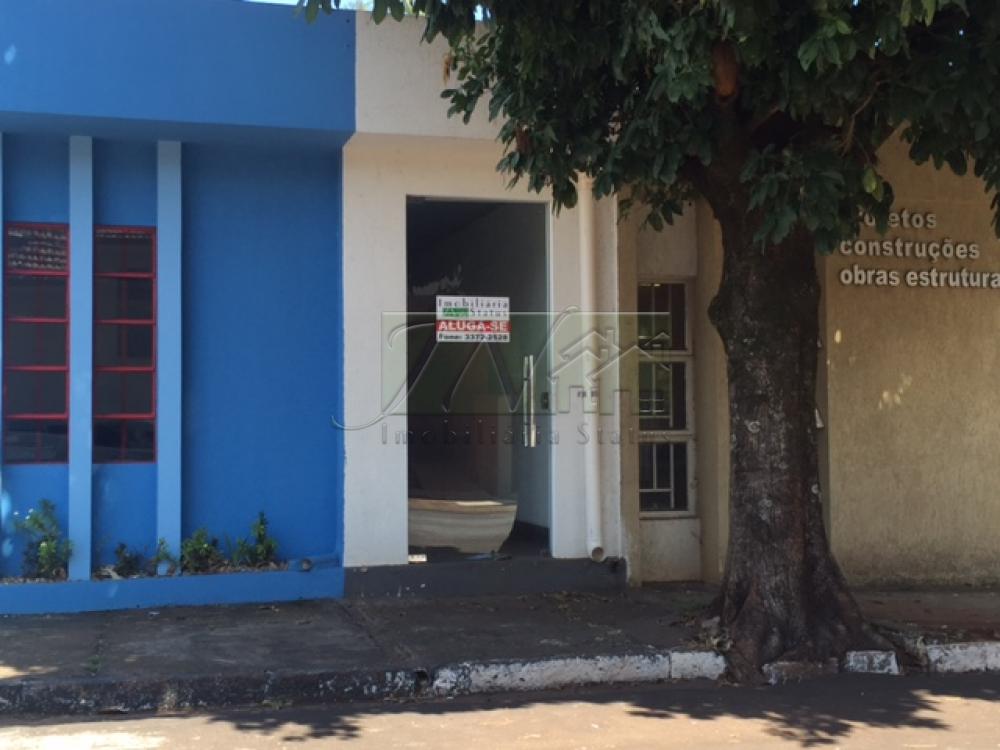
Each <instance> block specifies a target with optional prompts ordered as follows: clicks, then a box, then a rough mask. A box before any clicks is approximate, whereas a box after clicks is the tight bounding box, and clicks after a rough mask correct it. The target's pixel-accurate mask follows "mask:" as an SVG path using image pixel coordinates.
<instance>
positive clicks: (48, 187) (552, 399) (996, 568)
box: [0, 0, 1000, 613]
mask: <svg viewBox="0 0 1000 750" xmlns="http://www.w3.org/2000/svg"><path fill="white" fill-rule="evenodd" d="M57 6H58V8H57ZM98 20H99V22H98ZM84 28H85V29H88V30H92V31H93V33H89V34H86V35H83V34H80V33H79V30H80V29H84ZM0 34H2V35H3V37H2V38H0V51H2V52H3V63H4V64H3V65H2V66H0V76H2V81H0V83H2V85H0V132H2V163H0V169H2V190H0V202H2V216H3V224H4V240H3V247H4V255H3V257H4V279H3V285H2V295H3V297H2V308H3V314H4V326H3V328H2V344H0V352H2V354H0V356H2V364H3V377H4V390H3V404H2V412H3V440H2V449H0V450H2V494H0V576H6V577H8V578H10V579H14V578H16V577H17V576H19V575H20V564H21V558H22V552H23V545H24V539H23V534H19V533H18V532H17V521H18V519H21V518H23V517H24V514H26V513H27V512H28V510H29V509H32V508H37V506H38V503H39V501H40V500H41V499H48V500H50V501H52V503H53V504H54V506H55V508H56V512H57V517H58V519H59V521H60V524H61V525H62V527H63V528H64V529H65V530H66V534H67V536H68V538H69V539H70V540H71V541H72V543H73V554H72V557H71V559H70V564H69V570H68V579H69V580H68V581H66V582H61V583H25V582H18V583H15V582H11V583H9V585H2V586H0V612H6V613H16V612H35V611H76V610H84V609H102V608H121V607H133V606H153V605H156V606H161V605H165V604H191V603H205V602H219V603H225V602H237V601H264V600H273V599H294V598H306V597H324V596H341V595H343V593H344V580H345V575H348V576H349V575H350V571H358V570H372V569H376V568H382V567H385V569H386V571H388V575H390V576H391V575H393V571H397V572H399V574H400V575H402V574H403V571H404V570H405V569H407V568H406V566H409V568H412V567H413V566H420V565H427V566H432V565H435V564H436V563H438V562H443V563H447V564H449V565H452V566H462V565H465V566H468V570H469V571H470V573H469V575H471V576H475V575H476V574H477V573H476V571H477V570H480V569H482V567H481V566H483V565H484V564H488V561H486V560H484V559H482V558H484V557H490V555H489V553H492V552H495V551H496V550H497V549H500V551H501V552H502V554H503V556H504V557H508V556H509V557H515V558H516V557H532V558H545V559H548V558H554V559H567V560H580V561H592V562H590V563H588V564H595V562H596V563H601V564H603V563H604V562H605V561H607V560H624V561H625V563H626V567H627V570H628V578H629V580H630V581H631V582H632V583H641V582H643V581H665V580H706V581H715V580H718V578H719V577H720V575H721V572H722V564H723V561H724V555H725V547H726V539H727V521H726V519H727V511H726V508H727V502H728V487H729V479H728V476H729V473H728V465H729V464H728V446H729V432H728V415H727V408H728V407H727V394H726V383H725V362H724V357H723V352H722V348H721V344H720V342H719V340H718V337H717V335H716V334H715V332H714V331H713V329H712V328H711V325H710V324H709V322H708V319H707V306H708V303H709V301H710V300H711V297H712V294H713V292H714V289H715V286H716V284H717V282H718V277H719V272H720V267H719V266H720V261H721V253H720V238H719V233H718V229H717V227H716V226H715V224H714V222H713V220H712V217H711V214H710V212H709V211H708V209H707V206H705V205H702V204H700V203H697V204H693V205H692V206H690V208H689V210H688V212H687V213H686V214H685V215H684V216H683V217H681V219H680V220H679V221H678V222H677V223H676V224H675V225H674V226H672V227H669V228H667V229H666V230H665V231H663V232H659V233H657V232H652V231H650V230H646V229H643V228H642V226H641V216H639V215H638V213H637V214H635V215H630V216H628V217H620V216H619V215H618V210H617V205H616V201H614V200H601V201H594V200H593V199H592V198H590V197H589V196H588V195H586V194H584V195H581V200H580V203H579V205H578V206H577V207H575V208H574V209H572V210H563V211H561V212H559V213H553V211H552V210H551V203H550V201H549V199H548V197H547V196H545V195H539V194H535V193H531V192H529V191H527V190H525V189H524V188H523V187H518V186H515V187H513V188H510V187H509V186H508V185H507V181H506V179H505V178H504V177H503V176H501V175H498V174H497V172H496V171H495V165H496V162H497V161H498V159H499V157H500V155H501V147H500V145H499V144H498V143H497V142H496V139H495V132H496V128H495V125H493V124H490V123H489V122H487V121H486V119H485V116H484V115H483V113H476V116H475V117H474V118H473V120H472V122H471V123H470V124H469V125H463V124H462V123H461V122H460V121H459V120H456V119H448V118H447V117H446V115H445V111H446V104H445V103H444V102H443V101H442V100H441V99H440V96H439V92H440V88H441V84H442V81H441V73H440V71H441V67H442V59H443V55H444V49H443V48H442V47H441V46H440V45H426V44H424V45H421V44H418V40H419V36H420V26H419V24H418V23H416V22H411V21H408V22H405V23H402V24H395V23H390V24H384V25H382V26H379V27H376V26H375V25H374V24H372V23H371V21H370V19H369V18H368V16H366V15H365V14H356V13H353V12H346V11H345V12H338V13H335V14H333V15H332V16H331V17H329V18H325V19H322V20H321V21H320V22H319V23H318V24H316V25H315V26H312V27H310V26H307V25H306V24H305V23H304V22H303V20H302V19H301V18H298V17H296V16H295V15H294V14H293V12H292V10H291V9H290V8H288V7H287V6H274V5H266V4H252V3H245V2H240V1H239V0H148V1H147V2H144V3H124V2H120V0H87V1H86V2H84V0H78V1H77V2H70V3H66V2H58V3H57V2H56V1H55V0H32V2H25V1H24V0H0ZM883 157H884V160H885V162H886V164H887V170H886V171H887V173H888V174H889V175H890V177H891V178H892V181H893V184H894V187H895V189H896V194H897V210H896V214H895V218H894V220H893V221H894V224H893V226H892V227H891V228H890V232H889V233H888V234H887V235H886V236H885V237H878V236H877V235H876V234H875V232H874V229H873V228H867V229H866V231H865V234H864V235H863V238H862V239H860V240H858V241H857V242H856V243H855V242H852V243H845V245H844V246H843V247H842V248H841V250H840V251H839V252H838V253H835V254H834V255H833V256H832V257H830V258H826V259H824V260H823V262H822V274H823V283H824V292H825V293H824V302H823V305H824V307H823V321H824V322H823V325H824V330H823V336H822V341H821V342H820V349H819V356H820V358H821V364H822V367H821V381H822V382H821V388H820V392H819V394H818V397H817V402H818V403H817V419H818V420H819V421H820V423H821V424H822V433H821V434H822V464H823V475H824V476H823V479H824V488H825V495H824V497H825V501H826V504H827V509H828V520H829V530H830V534H831V539H832V541H833V545H834V549H835V552H836V553H837V555H838V557H839V558H840V559H841V562H842V563H843V565H844V567H845V569H846V571H847V572H848V575H849V577H851V578H852V580H854V581H855V582H858V583H876V582H879V583H904V582H905V583H942V584H943V583H969V584H976V583H988V582H996V581H997V580H998V579H1000V552H997V545H996V544H995V540H996V539H997V538H998V537H1000V501H998V499H997V496H996V491H995V488H996V487H997V486H1000V476H997V473H998V472H1000V468H998V467H997V462H996V461H995V460H993V458H994V454H995V452H996V451H995V448H994V447H993V446H994V445H995V444H996V442H997V441H996V439H997V438H998V437H1000V435H998V434H997V433H998V431H1000V426H998V421H997V420H996V418H995V415H996V414H998V413H1000V396H998V395H997V390H996V389H995V388H994V387H993V386H992V383H991V378H992V374H993V372H995V371H996V365H997V359H998V347H997V345H996V340H997V333H998V330H1000V289H998V288H997V287H1000V256H998V249H1000V243H998V242H997V240H996V238H995V236H994V234H993V232H992V227H991V213H990V201H989V197H988V196H986V195H985V194H984V193H983V190H982V187H981V185H980V184H978V183H977V182H976V181H975V180H974V179H972V178H961V179H959V178H957V177H954V176H953V175H951V174H950V173H945V172H937V171H935V170H933V169H932V168H930V167H919V168H918V167H914V166H912V165H911V164H910V163H909V162H908V160H907V159H906V158H905V153H904V152H903V151H902V149H901V147H900V146H899V145H897V144H892V145H890V146H889V147H887V148H886V149H885V152H884V154H883ZM973 248H974V249H973ZM994 280H996V282H995V281H994ZM994 284H996V285H994ZM259 512H263V513H265V514H266V516H267V518H268V520H269V522H270V527H269V528H270V531H271V533H272V534H273V536H274V537H275V539H276V540H277V541H278V544H279V552H280V555H281V557H282V558H283V559H284V560H286V561H289V564H288V566H287V567H286V568H285V569H283V570H277V571H271V572H231V573H224V574H218V575H201V576H194V575H180V576H177V575H161V576H151V577H142V578H136V579H130V580H94V578H93V574H94V572H95V571H96V570H99V569H100V568H102V567H104V566H107V565H109V564H112V563H113V562H114V558H115V550H116V549H117V548H118V547H119V545H122V544H124V545H126V546H127V547H128V548H130V549H134V550H137V551H140V552H142V553H143V554H144V555H147V556H151V555H153V554H154V552H155V550H156V549H157V547H158V546H159V545H162V546H165V548H166V549H167V550H169V551H170V552H171V553H172V554H174V555H176V554H177V553H178V552H179V550H180V547H181V543H182V541H183V540H184V539H186V538H188V537H190V536H191V535H192V534H193V533H194V532H195V531H196V530H198V529H205V530H207V531H208V532H209V533H210V534H211V535H213V536H215V537H217V538H219V539H220V540H223V546H225V544H226V543H227V542H230V541H232V540H235V539H238V538H240V537H242V536H245V535H246V533H247V531H248V529H249V527H250V524H251V523H252V522H253V520H254V519H255V518H256V516H257V514H258V513H259ZM161 540H162V542H161ZM394 566H395V567H394ZM476 566H480V567H479V568H477V567H476Z"/></svg>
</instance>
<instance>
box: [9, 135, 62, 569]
mask: <svg viewBox="0 0 1000 750" xmlns="http://www.w3.org/2000/svg"><path fill="white" fill-rule="evenodd" d="M3 151H4V153H3V157H4V158H3V164H4V173H3V189H4V203H3V205H4V216H3V219H4V221H37V222H52V223H65V222H68V221H69V142H68V139H66V138H59V137H51V136H38V135H10V134H5V135H4V139H3ZM0 472H2V477H0V479H2V482H0V485H2V492H0V575H3V576H19V575H21V554H22V550H23V544H22V543H21V542H22V540H21V539H20V538H19V535H18V534H16V533H15V528H14V526H15V521H16V519H17V518H18V517H21V518H23V517H24V515H25V514H26V513H27V512H28V510H30V509H31V508H35V507H37V506H38V501H39V500H41V499H46V500H51V501H52V502H53V503H54V504H55V506H56V512H57V516H58V518H59V520H60V523H62V524H63V528H66V523H67V518H68V501H67V496H68V487H69V475H68V469H67V466H66V464H43V465H4V466H0ZM15 514H20V516H16V515H15Z"/></svg>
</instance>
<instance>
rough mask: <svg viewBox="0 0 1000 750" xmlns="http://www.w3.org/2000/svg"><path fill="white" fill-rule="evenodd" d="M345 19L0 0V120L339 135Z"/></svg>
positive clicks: (350, 119)
mask: <svg viewBox="0 0 1000 750" xmlns="http://www.w3.org/2000/svg"><path fill="white" fill-rule="evenodd" d="M354 24H355V13H353V12H349V11H343V12H337V13H334V14H333V15H332V16H329V17H324V18H322V19H321V20H320V21H319V22H318V23H316V24H314V25H309V24H307V23H306V22H305V21H304V19H303V18H302V17H301V15H296V13H295V9H294V8H293V7H290V6H287V5H284V6H279V5H261V4H254V3H244V2H237V0H142V2H136V0H29V1H27V2H26V1H25V0H0V30H2V31H0V34H2V40H0V41H2V45H3V52H4V60H3V64H0V127H2V128H7V129H11V127H10V123H12V124H13V126H14V127H15V128H20V127H25V126H28V125H27V123H26V121H25V120H24V119H23V118H24V117H28V118H34V119H33V120H32V121H33V122H34V123H35V124H38V123H40V122H42V121H44V118H45V117H63V118H65V117H70V118H84V119H86V118H95V119H97V120H108V119H110V120H128V121H133V122H135V123H176V124H181V125H194V126H197V127H199V128H205V129H211V128H214V127H219V126H239V127H243V128H251V129H252V128H257V129H265V128H287V129H303V130H313V131H321V132H326V133H344V134H349V133H351V132H353V130H354V65H355V33H354V30H355V27H354ZM4 115H9V116H11V117H12V118H13V119H12V120H11V121H10V123H3V116H4ZM29 127H30V126H29ZM76 132H82V133H86V134H94V131H91V130H82V131H81V130H77V131H76ZM146 136H147V137H150V136H152V137H160V138H164V139H175V138H180V134H171V133H167V132H161V133H159V134H150V133H146Z"/></svg>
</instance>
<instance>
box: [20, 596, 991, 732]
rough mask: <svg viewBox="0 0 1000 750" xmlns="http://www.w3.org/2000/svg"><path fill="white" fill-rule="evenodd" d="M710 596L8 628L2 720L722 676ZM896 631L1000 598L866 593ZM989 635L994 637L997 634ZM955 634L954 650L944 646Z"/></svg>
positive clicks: (972, 614)
mask: <svg viewBox="0 0 1000 750" xmlns="http://www.w3.org/2000/svg"><path fill="white" fill-rule="evenodd" d="M711 596H712V592H711V590H710V589H708V588H706V587H703V586H697V585H691V586H670V587H663V588H656V589H642V590H637V591H628V592H622V593H620V594H617V593H616V594H612V595H600V594H531V595H523V596H491V597H477V598H460V599H419V598H414V599H395V598H380V599H353V600H346V601H320V602H300V603H292V604H280V605H265V606H241V607H198V608H177V609H164V610H162V611H148V610H146V611H133V612H117V613H103V614H85V615H61V616H44V617H34V616H32V617H6V618H0V714H4V713H6V714H17V713H46V714H70V713H92V712H127V711H141V710H158V709H161V710H166V709H177V708H188V707H200V706H203V707H209V706H211V707H222V706H232V705H253V704H265V705H286V704H290V703H295V704H306V703H323V702H330V701H342V700H357V699H386V698H393V697H398V698H404V697H417V696H420V695H452V694H459V693H463V692H485V691H489V690H511V689H533V688H545V687H555V686H560V685H569V684H581V683H594V682H631V681H649V680H658V679H681V678H697V677H707V678H716V677H718V676H719V675H720V674H721V672H722V669H723V666H724V664H723V662H722V659H721V657H719V656H718V655H717V654H714V653H712V652H710V651H707V650H706V648H705V645H703V644H699V643H698V642H697V639H696V634H695V633H694V631H693V630H689V629H687V627H686V626H685V625H684V623H685V621H689V620H690V619H691V618H692V617H693V616H695V615H697V614H698V612H699V611H700V610H701V608H702V607H704V606H705V605H706V604H707V603H708V602H709V601H710V599H711ZM861 599H862V601H863V603H864V606H865V608H866V610H867V611H868V612H869V613H870V615H871V616H872V617H874V618H876V619H878V620H880V621H891V622H893V623H895V624H896V626H897V627H905V628H908V629H910V630H913V629H914V628H916V629H918V630H922V631H924V632H928V633H929V634H930V636H931V637H932V638H934V637H936V636H934V633H935V632H938V631H944V632H946V633H965V632H975V634H976V635H977V637H979V638H984V637H989V638H994V637H998V638H1000V634H998V633H997V632H996V630H995V629H996V628H1000V593H998V592H989V591H987V592H958V593H955V594H951V593H945V592H937V593H926V592H914V593H900V592H890V593H884V592H866V593H863V594H861ZM988 632H992V635H989V636H987V633H988ZM944 640H954V639H948V638H945V639H944Z"/></svg>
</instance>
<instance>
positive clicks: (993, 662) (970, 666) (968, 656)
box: [927, 641, 1000, 674]
mask: <svg viewBox="0 0 1000 750" xmlns="http://www.w3.org/2000/svg"><path fill="white" fill-rule="evenodd" d="M927 669H928V670H929V671H931V672H940V673H949V674H958V673H961V672H996V671H1000V643H997V642H995V641H979V642H972V643H938V644H931V645H928V646H927Z"/></svg>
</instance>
